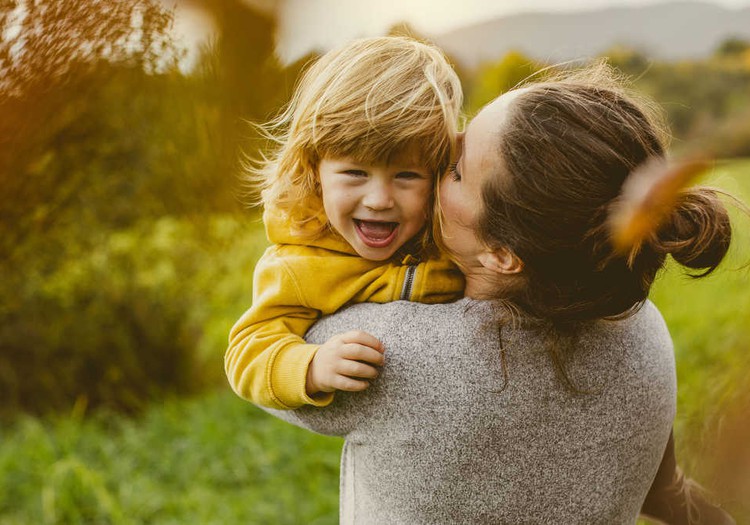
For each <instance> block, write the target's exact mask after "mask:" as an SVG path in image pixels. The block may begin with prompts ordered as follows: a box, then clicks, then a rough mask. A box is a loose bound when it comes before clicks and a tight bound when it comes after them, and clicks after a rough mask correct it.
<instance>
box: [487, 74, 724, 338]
mask: <svg viewBox="0 0 750 525" xmlns="http://www.w3.org/2000/svg"><path fill="white" fill-rule="evenodd" d="M662 129H663V127H662V126H661V125H660V123H659V118H658V115H657V114H656V113H655V112H654V110H653V108H651V107H649V105H648V104H647V103H643V102H641V101H639V100H638V99H637V98H636V97H634V96H633V95H631V94H628V93H627V92H626V91H625V90H624V89H623V88H622V87H621V84H620V83H619V82H618V81H617V79H615V77H614V75H613V74H612V73H611V71H610V70H609V68H607V67H606V66H605V65H602V64H599V65H597V66H595V67H592V68H590V69H589V70H587V71H586V72H583V73H581V72H579V73H576V74H573V75H568V76H567V77H562V78H558V79H554V80H546V81H543V82H539V83H535V84H530V85H528V86H526V87H524V88H523V91H522V92H520V93H518V94H517V95H516V98H515V99H514V100H513V102H512V103H511V105H510V107H509V110H508V114H507V116H506V118H505V119H504V123H503V125H502V127H501V129H500V130H499V136H498V142H497V143H498V154H499V157H500V159H501V163H499V164H500V165H501V169H502V171H503V173H501V174H498V176H495V177H490V179H489V182H488V183H487V184H485V186H484V187H483V190H482V199H483V206H482V212H481V214H480V217H479V220H478V229H479V235H480V238H481V239H482V240H483V241H484V242H485V243H486V244H487V245H488V246H490V247H498V248H499V247H505V248H508V249H510V250H511V251H513V252H514V253H515V254H516V255H517V256H518V257H519V258H520V259H521V260H522V261H523V263H524V274H525V277H526V279H525V285H524V286H523V287H520V288H519V289H518V290H517V291H516V292H515V296H514V297H512V298H510V299H511V301H512V302H513V303H514V304H515V305H517V306H518V307H520V308H521V309H522V310H524V311H525V312H526V313H528V314H530V315H531V316H533V317H536V318H540V319H546V320H549V321H552V322H553V324H555V325H557V326H565V325H566V324H567V325H570V324H574V323H577V322H580V321H587V320H593V319H598V318H603V317H611V316H618V315H623V314H627V313H628V312H629V311H633V310H634V309H635V308H637V307H639V306H640V305H641V304H642V303H643V302H644V301H645V299H646V298H647V296H648V293H649V290H650V288H651V285H652V283H653V281H654V278H655V276H656V274H657V272H658V270H659V269H660V268H662V266H663V265H664V262H665V259H666V256H667V255H668V254H672V256H673V257H674V259H675V260H676V261H677V262H679V263H680V264H682V265H684V266H687V267H688V268H691V269H694V270H699V271H700V274H698V275H697V276H702V275H706V274H707V273H710V272H711V271H712V270H713V269H714V268H716V266H717V265H718V264H719V263H720V262H721V261H722V259H723V258H724V256H725V255H726V253H727V250H728V247H729V243H730V240H731V226H730V223H729V216H728V214H727V211H726V209H725V207H724V205H723V204H722V203H721V201H720V200H719V198H718V195H717V192H716V191H715V190H712V189H709V188H702V187H693V188H690V189H683V190H681V192H680V193H679V195H678V196H677V198H676V201H675V204H674V206H673V209H672V211H671V213H670V214H668V216H667V217H666V218H664V220H662V221H661V222H660V223H659V224H655V225H654V228H653V231H652V232H651V233H650V234H649V235H648V236H647V237H646V239H645V240H644V241H643V242H642V243H640V244H639V245H638V246H636V247H634V249H633V250H632V251H631V252H630V253H625V254H623V253H619V252H617V251H616V250H615V249H614V246H613V243H612V238H611V231H610V228H609V227H608V216H609V214H610V211H611V210H612V209H613V206H616V205H617V204H618V200H619V199H621V192H622V188H623V184H624V183H625V181H626V180H627V179H628V177H629V176H630V175H631V174H632V173H633V172H634V170H636V168H638V167H639V166H642V165H643V164H644V163H646V162H647V161H650V160H652V159H654V158H664V157H665V134H664V133H663V132H662ZM500 175H502V176H500Z"/></svg>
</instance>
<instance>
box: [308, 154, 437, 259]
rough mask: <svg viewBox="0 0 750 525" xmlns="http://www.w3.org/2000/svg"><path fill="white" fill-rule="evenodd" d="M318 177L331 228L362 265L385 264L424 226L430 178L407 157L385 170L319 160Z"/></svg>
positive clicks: (342, 160) (345, 161) (348, 160)
mask: <svg viewBox="0 0 750 525" xmlns="http://www.w3.org/2000/svg"><path fill="white" fill-rule="evenodd" d="M318 173H319V175H320V184H321V188H322V192H323V207H324V209H325V212H326V215H327V216H328V220H329V221H330V223H331V226H333V227H334V229H335V230H336V231H337V232H338V233H339V234H341V236H342V237H344V239H346V241H347V242H348V243H349V244H351V246H352V247H353V248H354V250H355V251H356V252H357V253H358V254H359V255H360V256H361V257H363V258H365V259H369V260H372V261H383V260H386V259H388V258H389V257H391V256H392V255H393V254H394V253H395V252H396V250H398V249H399V248H400V247H401V246H403V245H404V243H405V242H406V241H408V240H409V239H411V238H412V237H414V236H415V235H417V234H418V233H419V232H420V230H421V229H422V228H423V227H424V225H425V222H426V221H427V210H428V206H429V205H430V198H431V195H432V174H431V173H430V172H429V170H427V168H425V167H424V166H422V165H421V164H420V163H419V162H416V161H414V160H412V159H411V157H410V156H409V155H401V156H398V157H397V158H395V159H393V160H392V161H391V162H390V163H389V164H366V163H362V162H358V161H356V160H354V159H351V158H324V159H323V160H321V162H320V166H319V167H318Z"/></svg>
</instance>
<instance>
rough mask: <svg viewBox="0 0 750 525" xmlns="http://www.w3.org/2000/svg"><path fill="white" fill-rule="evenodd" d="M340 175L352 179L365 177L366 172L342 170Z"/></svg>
mask: <svg viewBox="0 0 750 525" xmlns="http://www.w3.org/2000/svg"><path fill="white" fill-rule="evenodd" d="M341 173H343V174H345V175H350V176H352V177H367V172H366V171H363V170H344V171H342V172H341Z"/></svg>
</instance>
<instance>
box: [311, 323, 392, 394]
mask: <svg viewBox="0 0 750 525" xmlns="http://www.w3.org/2000/svg"><path fill="white" fill-rule="evenodd" d="M384 350H385V349H384V348H383V343H381V342H380V341H379V340H378V339H377V338H375V337H374V336H372V335H370V334H368V333H366V332H360V331H357V330H352V331H351V332H345V333H343V334H339V335H335V336H333V337H331V338H330V339H329V340H328V341H326V342H325V343H324V344H322V345H320V348H318V351H317V352H316V353H315V356H314V357H313V359H312V361H310V366H309V367H308V369H307V384H306V388H307V395H309V396H312V395H315V394H317V393H319V392H333V391H334V390H347V391H349V392H359V391H360V390H364V389H366V388H367V387H369V386H370V383H369V382H368V381H365V380H362V379H355V378H364V379H373V378H375V377H377V376H378V371H377V369H376V368H375V366H381V365H382V364H383V351H384Z"/></svg>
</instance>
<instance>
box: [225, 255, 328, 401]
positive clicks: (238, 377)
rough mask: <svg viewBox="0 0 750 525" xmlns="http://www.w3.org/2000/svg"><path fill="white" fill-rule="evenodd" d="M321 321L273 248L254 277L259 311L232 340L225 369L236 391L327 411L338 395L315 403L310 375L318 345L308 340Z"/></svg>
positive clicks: (241, 322)
mask: <svg viewBox="0 0 750 525" xmlns="http://www.w3.org/2000/svg"><path fill="white" fill-rule="evenodd" d="M319 317H320V311H318V310H316V309H314V308H311V307H309V306H308V305H306V303H305V301H304V298H303V296H302V294H301V291H300V289H299V283H298V282H297V281H296V279H295V277H294V275H293V274H292V273H291V272H290V271H289V269H288V267H287V266H286V264H285V261H284V258H283V257H279V256H278V254H277V247H276V246H272V247H271V248H269V249H268V250H266V253H265V254H264V255H263V257H262V258H261V259H260V260H259V261H258V264H257V265H256V267H255V274H254V276H253V306H252V307H251V308H250V309H249V310H248V311H247V312H245V313H244V314H243V315H242V317H241V318H240V319H239V320H238V321H237V322H236V323H235V325H234V327H233V328H232V330H231V332H230V334H229V347H228V348H227V351H226V354H225V358H224V367H225V371H226V374H227V378H228V379H229V383H230V384H231V386H232V388H233V389H234V391H235V392H236V393H237V394H238V395H239V396H240V397H243V398H245V399H247V400H248V401H251V402H252V403H255V404H257V405H261V406H264V407H269V408H277V409H290V408H296V407H299V406H302V405H316V406H325V405H327V404H329V403H330V402H331V400H332V399H333V394H326V395H321V396H315V397H310V396H308V395H307V392H306V389H305V383H306V379H307V369H308V366H309V364H310V361H311V360H312V358H313V356H314V355H315V352H316V351H317V349H318V345H312V344H307V343H305V341H304V339H303V338H302V336H303V335H304V334H305V332H307V330H308V329H309V328H310V327H311V326H312V325H313V324H314V323H315V321H316V320H317V319H318V318H319Z"/></svg>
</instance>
